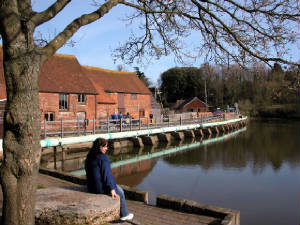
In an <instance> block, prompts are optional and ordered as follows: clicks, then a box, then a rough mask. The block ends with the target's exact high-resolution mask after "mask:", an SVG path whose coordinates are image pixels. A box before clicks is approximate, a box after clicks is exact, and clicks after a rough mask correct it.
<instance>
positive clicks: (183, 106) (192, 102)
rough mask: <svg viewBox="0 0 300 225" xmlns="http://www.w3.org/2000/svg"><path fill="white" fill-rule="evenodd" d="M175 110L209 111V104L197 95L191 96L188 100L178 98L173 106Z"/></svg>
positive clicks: (181, 111) (180, 111)
mask: <svg viewBox="0 0 300 225" xmlns="http://www.w3.org/2000/svg"><path fill="white" fill-rule="evenodd" d="M172 108H173V109H174V110H175V112H179V113H183V112H207V110H208V106H207V105H206V104H205V102H203V101H201V100H200V99H199V98H197V97H193V98H189V99H186V100H177V102H176V103H175V105H174V106H173V107H172Z"/></svg>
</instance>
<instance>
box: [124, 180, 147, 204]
mask: <svg viewBox="0 0 300 225" xmlns="http://www.w3.org/2000/svg"><path fill="white" fill-rule="evenodd" d="M119 186H120V187H121V188H123V190H124V193H125V197H126V199H130V200H134V201H139V202H144V203H145V204H148V203H149V197H148V196H149V195H148V192H147V191H142V190H139V189H137V188H133V187H129V186H126V185H119Z"/></svg>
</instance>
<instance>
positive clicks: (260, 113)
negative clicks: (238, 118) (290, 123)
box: [244, 104, 300, 120]
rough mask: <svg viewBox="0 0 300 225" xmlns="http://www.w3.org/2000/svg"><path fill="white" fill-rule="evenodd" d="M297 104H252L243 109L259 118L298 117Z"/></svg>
mask: <svg viewBox="0 0 300 225" xmlns="http://www.w3.org/2000/svg"><path fill="white" fill-rule="evenodd" d="M299 109H300V106H299V104H280V105H279V104H278V105H269V106H260V107H255V106H252V107H251V109H250V108H249V109H244V111H245V112H247V113H246V114H248V115H249V116H250V117H251V118H261V119H297V120H299V119H300V111H299Z"/></svg>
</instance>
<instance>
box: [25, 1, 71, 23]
mask: <svg viewBox="0 0 300 225" xmlns="http://www.w3.org/2000/svg"><path fill="white" fill-rule="evenodd" d="M21 1H22V0H21ZM70 2H71V0H57V1H56V2H55V3H54V4H52V5H51V6H50V7H49V8H48V9H46V10H45V11H43V12H40V13H36V14H35V15H34V16H33V17H32V18H31V21H32V22H33V23H34V24H35V26H39V25H41V24H43V23H45V22H47V21H49V20H51V19H52V18H54V17H55V16H56V15H57V14H58V13H59V12H60V11H61V10H63V8H64V7H65V6H66V5H67V4H69V3H70Z"/></svg>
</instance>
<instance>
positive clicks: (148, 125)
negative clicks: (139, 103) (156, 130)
mask: <svg viewBox="0 0 300 225" xmlns="http://www.w3.org/2000/svg"><path fill="white" fill-rule="evenodd" d="M147 129H149V118H147Z"/></svg>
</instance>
